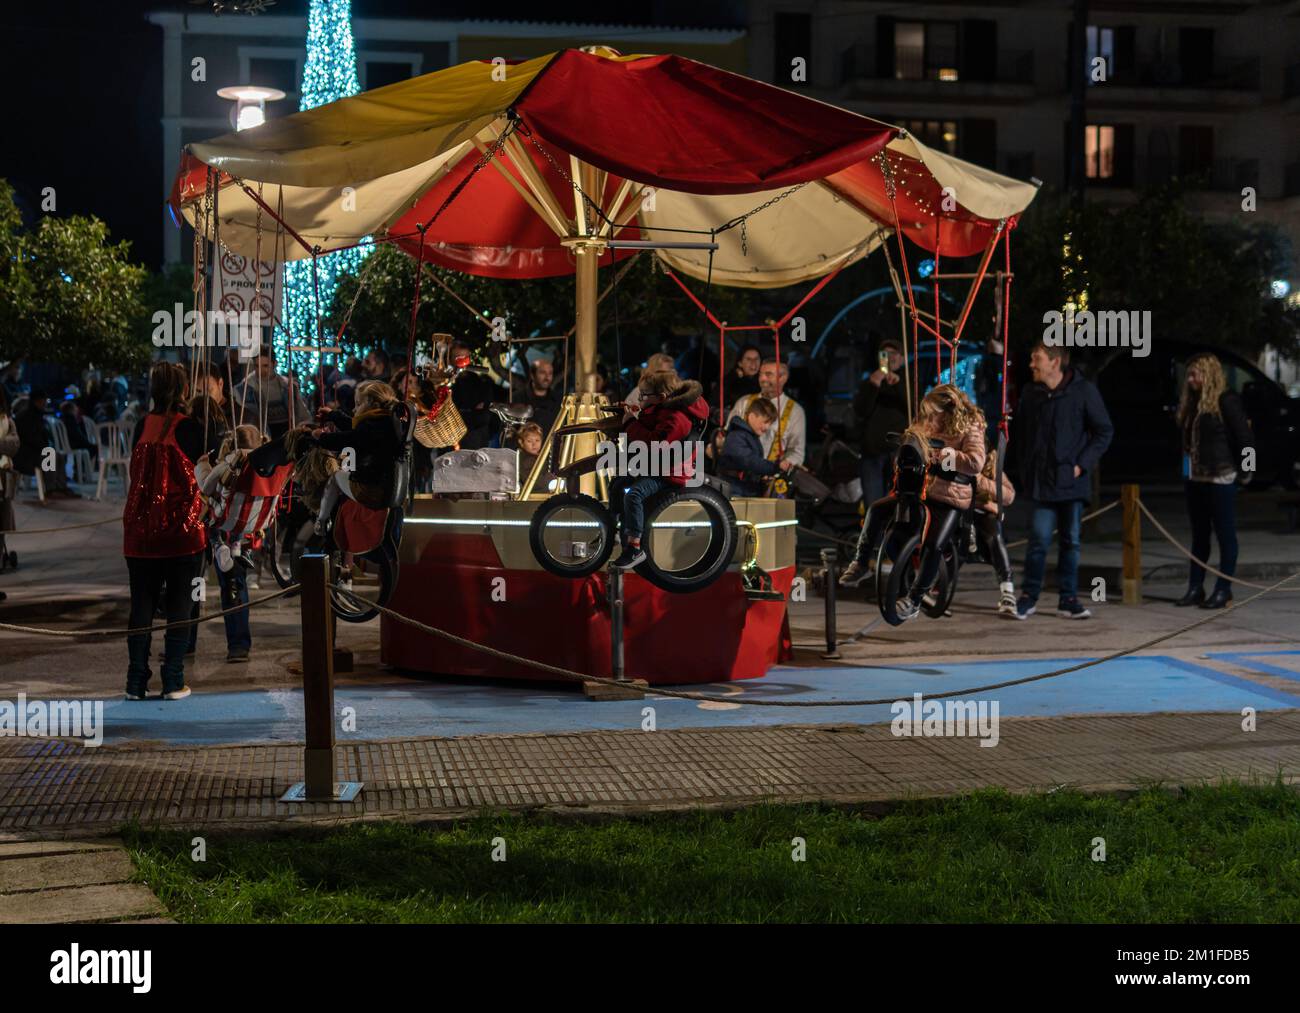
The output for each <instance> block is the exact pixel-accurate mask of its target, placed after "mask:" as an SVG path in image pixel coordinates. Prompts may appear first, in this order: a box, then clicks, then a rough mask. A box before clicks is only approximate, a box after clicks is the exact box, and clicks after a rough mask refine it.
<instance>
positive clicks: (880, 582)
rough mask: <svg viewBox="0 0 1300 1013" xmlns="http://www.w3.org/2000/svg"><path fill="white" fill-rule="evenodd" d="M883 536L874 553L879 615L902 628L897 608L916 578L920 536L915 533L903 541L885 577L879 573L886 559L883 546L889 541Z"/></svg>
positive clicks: (910, 590)
mask: <svg viewBox="0 0 1300 1013" xmlns="http://www.w3.org/2000/svg"><path fill="white" fill-rule="evenodd" d="M885 534H886V537H885V538H882V539H881V540H880V549H879V551H878V552H877V553H876V596H877V604H878V605H879V606H880V614H881V615H882V616H883V617H884V620H885V622H887V623H889V625H890V626H902V625H903V620H902V619H900V618H899V616H898V611H897V606H898V602H899V600H900V599H901V598H903V597H905V596H907V595H909V594H911V592H912V580H913V578H915V576H916V567H917V566H918V565H919V560H920V552H921V536H920V534H919V533H915V534H911V535H908V536H907V537H906V538H905V539H904V540H903V544H902V545H901V546H899V550H898V556H897V558H896V559H895V560H894V566H893V569H891V570H890V571H889V573H888V574H887V575H886V574H883V573H882V572H881V564H882V563H884V562H886V561H887V559H888V557H887V556H886V554H885V546H886V545H887V544H888V541H889V539H888V534H889V533H888V532H886V533H885Z"/></svg>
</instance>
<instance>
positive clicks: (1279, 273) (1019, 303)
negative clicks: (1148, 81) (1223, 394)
mask: <svg viewBox="0 0 1300 1013" xmlns="http://www.w3.org/2000/svg"><path fill="white" fill-rule="evenodd" d="M1249 217H1250V216H1247V215H1244V214H1243V215H1242V216H1241V218H1242V219H1243V220H1241V221H1227V222H1223V221H1214V220H1210V219H1207V218H1205V217H1203V216H1202V215H1200V214H1198V213H1197V212H1196V211H1194V210H1192V209H1191V208H1189V207H1188V206H1187V201H1186V195H1185V193H1184V192H1183V191H1182V190H1181V189H1180V188H1179V187H1178V186H1177V185H1176V184H1169V185H1166V186H1162V187H1158V188H1154V189H1151V190H1148V191H1145V192H1144V193H1142V194H1141V195H1140V196H1139V198H1138V200H1137V201H1136V202H1134V203H1132V204H1128V205H1110V204H1102V203H1099V202H1096V201H1092V202H1089V203H1087V204H1085V205H1084V206H1083V208H1081V209H1079V210H1078V211H1073V210H1071V209H1070V207H1069V206H1068V204H1067V203H1066V202H1065V201H1064V200H1061V199H1052V198H1051V197H1050V196H1049V195H1047V194H1044V195H1043V197H1042V198H1040V202H1038V203H1036V204H1035V205H1034V206H1033V207H1031V209H1030V211H1029V213H1028V214H1027V215H1026V216H1025V219H1024V222H1023V223H1022V226H1021V227H1020V228H1018V229H1017V230H1016V232H1015V234H1014V236H1013V247H1014V251H1015V252H1014V259H1015V264H1014V268H1015V272H1016V279H1015V283H1014V284H1013V286H1012V327H1013V333H1014V336H1013V341H1015V342H1016V347H1019V348H1026V347H1028V345H1029V344H1030V343H1032V342H1033V341H1036V340H1038V339H1039V338H1040V337H1041V336H1042V332H1043V327H1044V324H1043V314H1044V313H1045V312H1046V311H1048V310H1060V309H1062V308H1063V306H1064V305H1065V303H1066V301H1067V300H1068V299H1069V298H1071V296H1072V295H1073V294H1074V293H1076V292H1077V291H1079V290H1080V289H1083V288H1086V290H1087V296H1088V306H1089V308H1092V309H1094V310H1095V309H1114V310H1133V309H1136V310H1150V311H1151V317H1152V330H1153V340H1155V341H1160V340H1162V339H1165V338H1177V339H1181V340H1185V341H1194V342H1198V343H1203V344H1207V345H1213V346H1218V347H1222V348H1228V349H1231V350H1233V351H1236V352H1237V353H1238V354H1242V355H1246V356H1248V357H1251V358H1253V357H1255V356H1257V355H1258V354H1259V353H1260V351H1261V350H1262V349H1263V348H1264V346H1265V345H1272V346H1273V347H1275V348H1277V349H1279V351H1281V352H1282V354H1284V355H1287V356H1292V357H1294V356H1296V355H1297V354H1300V330H1298V327H1300V315H1297V314H1296V312H1295V311H1294V310H1292V311H1288V310H1286V308H1285V307H1284V305H1283V304H1282V302H1281V300H1278V299H1274V298H1272V296H1271V293H1270V291H1269V285H1270V282H1271V281H1272V280H1273V279H1274V278H1279V277H1284V276H1285V275H1287V274H1288V273H1289V263H1290V257H1291V250H1290V247H1289V244H1288V242H1287V239H1286V237H1285V235H1284V234H1283V233H1282V231H1281V230H1280V229H1279V228H1277V226H1275V225H1273V224H1271V223H1266V222H1255V221H1249V222H1248V221H1246V220H1245V219H1247V218H1249ZM1066 237H1068V240H1067V238H1066ZM1067 246H1068V247H1069V249H1070V251H1071V252H1070V255H1069V256H1067V255H1066V253H1065V250H1066V248H1067ZM1085 355H1086V352H1085Z"/></svg>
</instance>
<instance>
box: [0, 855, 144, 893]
mask: <svg viewBox="0 0 1300 1013" xmlns="http://www.w3.org/2000/svg"><path fill="white" fill-rule="evenodd" d="M132 871H133V867H132V865H131V859H130V857H129V856H128V855H127V853H126V852H125V851H124V850H122V849H121V848H116V849H113V850H110V851H84V852H78V853H74V854H70V855H41V856H34V857H30V858H14V859H10V860H8V861H4V862H0V895H5V894H13V893H18V892H20V891H26V890H48V889H51V888H53V887H61V886H91V885H97V884H100V883H125V882H126V881H127V880H128V879H130V878H131V873H132ZM5 899H6V900H7V899H8V898H7V897H6V898H5Z"/></svg>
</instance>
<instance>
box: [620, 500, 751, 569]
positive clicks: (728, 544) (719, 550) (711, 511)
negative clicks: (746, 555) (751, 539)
mask: <svg viewBox="0 0 1300 1013" xmlns="http://www.w3.org/2000/svg"><path fill="white" fill-rule="evenodd" d="M688 502H692V503H698V504H699V505H700V506H701V507H703V508H704V512H705V513H706V514H707V515H708V518H709V544H708V546H707V547H706V548H705V550H704V552H702V553H701V554H700V557H699V558H698V559H697V560H695V562H693V563H691V564H690V565H689V566H687V567H683V568H682V569H680V570H665V569H663V568H662V567H661V566H659V564H657V563H656V562H655V558H654V551H653V546H654V542H653V537H652V535H653V530H654V529H653V525H654V521H655V518H656V517H658V516H659V514H661V513H663V512H664V511H665V510H667V509H668V508H669V507H671V506H672V505H673V504H675V503H688ZM645 525H646V533H647V534H646V539H645V544H646V560H645V562H644V563H641V564H640V565H639V566H638V567H637V568H636V572H637V573H638V574H640V575H641V576H642V577H644V578H645V579H646V580H648V581H649V582H650V583H651V584H653V585H654V586H655V587H657V588H660V589H661V590H664V591H671V592H673V593H674V594H688V593H690V592H691V591H699V590H702V589H703V588H706V587H708V586H709V585H710V584H712V583H713V582H714V581H715V580H717V579H718V578H719V577H721V576H722V574H723V573H725V572H726V570H727V567H728V566H730V565H731V557H732V556H734V555H735V554H736V512H735V511H734V510H733V509H732V508H731V503H730V502H729V501H728V500H727V497H725V496H723V495H722V494H721V493H720V492H718V491H717V490H716V489H713V488H710V487H709V486H707V485H703V486H699V487H697V488H694V489H687V488H682V487H678V486H670V487H669V488H667V489H662V490H660V491H659V492H657V493H655V494H654V495H653V496H651V497H650V499H649V500H648V501H647V502H646V505H645Z"/></svg>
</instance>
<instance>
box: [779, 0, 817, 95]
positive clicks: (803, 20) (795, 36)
mask: <svg viewBox="0 0 1300 1013" xmlns="http://www.w3.org/2000/svg"><path fill="white" fill-rule="evenodd" d="M772 30H773V32H774V33H775V36H776V38H775V48H774V50H773V58H774V66H773V68H772V81H773V83H775V84H778V85H780V86H781V87H782V88H788V87H790V86H791V85H792V84H794V85H799V84H803V83H805V82H803V81H795V80H793V79H792V78H791V76H790V75H791V73H792V72H793V71H794V61H795V59H796V58H802V59H803V61H804V73H805V75H806V74H807V67H808V64H810V63H811V62H812V15H811V14H791V13H788V12H778V13H777V15H776V16H775V17H774V18H773V19H772ZM805 80H806V78H805Z"/></svg>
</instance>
